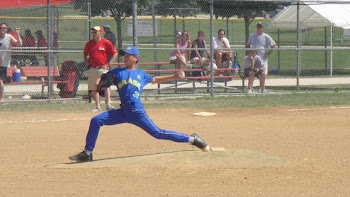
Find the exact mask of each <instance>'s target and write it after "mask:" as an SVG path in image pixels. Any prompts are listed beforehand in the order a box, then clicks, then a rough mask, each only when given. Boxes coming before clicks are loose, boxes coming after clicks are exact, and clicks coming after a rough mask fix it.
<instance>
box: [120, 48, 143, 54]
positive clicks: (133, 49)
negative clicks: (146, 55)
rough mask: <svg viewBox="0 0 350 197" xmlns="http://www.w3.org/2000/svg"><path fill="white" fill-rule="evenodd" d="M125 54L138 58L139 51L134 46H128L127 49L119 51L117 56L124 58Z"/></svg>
mask: <svg viewBox="0 0 350 197" xmlns="http://www.w3.org/2000/svg"><path fill="white" fill-rule="evenodd" d="M125 53H127V54H131V55H135V56H139V54H140V53H139V50H138V49H137V48H136V47H134V46H128V48H126V49H123V50H120V51H119V54H120V55H121V56H124V54H125Z"/></svg>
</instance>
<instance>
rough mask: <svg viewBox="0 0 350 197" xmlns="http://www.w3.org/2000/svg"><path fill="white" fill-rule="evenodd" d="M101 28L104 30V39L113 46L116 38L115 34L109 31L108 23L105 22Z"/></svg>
mask: <svg viewBox="0 0 350 197" xmlns="http://www.w3.org/2000/svg"><path fill="white" fill-rule="evenodd" d="M103 29H104V30H105V35H104V39H106V40H109V41H110V42H111V43H112V44H113V46H114V47H115V44H116V43H117V40H116V39H115V34H114V33H113V32H112V31H111V26H109V24H108V23H106V24H104V25H103Z"/></svg>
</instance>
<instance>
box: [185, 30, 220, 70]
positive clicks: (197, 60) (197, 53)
mask: <svg viewBox="0 0 350 197" xmlns="http://www.w3.org/2000/svg"><path fill="white" fill-rule="evenodd" d="M192 48H195V50H192V51H191V56H190V59H191V60H190V62H191V64H197V65H198V66H199V67H201V68H203V69H204V70H205V71H204V75H209V74H210V66H209V65H210V62H211V61H210V52H209V50H208V49H205V48H207V43H206V42H205V41H204V32H203V31H199V32H198V37H197V39H196V40H194V41H193V42H192ZM197 48H198V49H197ZM204 51H205V52H206V53H207V55H208V58H205V57H204ZM214 63H215V60H214ZM216 68H217V67H216V65H215V64H213V69H216Z"/></svg>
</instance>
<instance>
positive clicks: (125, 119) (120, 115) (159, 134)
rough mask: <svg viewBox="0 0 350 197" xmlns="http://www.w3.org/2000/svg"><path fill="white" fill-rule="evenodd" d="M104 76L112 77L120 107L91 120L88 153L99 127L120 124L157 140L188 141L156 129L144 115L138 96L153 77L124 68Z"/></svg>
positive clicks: (176, 133)
mask: <svg viewBox="0 0 350 197" xmlns="http://www.w3.org/2000/svg"><path fill="white" fill-rule="evenodd" d="M107 74H114V75H115V76H116V78H115V80H114V82H113V84H115V85H116V86H117V88H118V93H119V97H120V101H121V105H120V108H119V109H116V110H110V111H107V112H103V113H101V114H99V115H97V116H95V117H93V118H92V119H91V122H90V127H89V132H88V134H87V136H86V145H85V150H88V151H92V150H93V149H94V148H95V144H96V140H97V136H98V133H99V131H100V127H101V126H103V125H116V124H122V123H130V124H133V125H136V126H138V127H140V128H141V129H143V130H145V131H146V132H147V133H149V134H150V135H151V136H153V137H155V138H157V139H164V140H171V141H174V142H188V141H189V139H190V137H189V135H187V134H184V133H179V132H176V131H171V130H164V129H160V128H159V127H158V126H157V125H156V124H154V122H153V121H152V120H151V119H150V118H149V117H148V115H147V114H146V111H145V109H144V108H143V106H142V103H141V99H140V95H141V92H142V90H143V88H144V87H145V85H147V84H148V83H149V82H151V81H153V77H151V76H149V75H148V74H146V73H145V72H144V71H143V70H129V69H127V68H115V69H113V70H111V71H109V72H108V73H107Z"/></svg>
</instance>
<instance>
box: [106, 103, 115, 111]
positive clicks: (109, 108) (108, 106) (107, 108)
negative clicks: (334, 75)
mask: <svg viewBox="0 0 350 197" xmlns="http://www.w3.org/2000/svg"><path fill="white" fill-rule="evenodd" d="M113 109H115V107H113V106H112V105H111V104H108V105H107V106H106V110H107V111H110V110H113Z"/></svg>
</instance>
